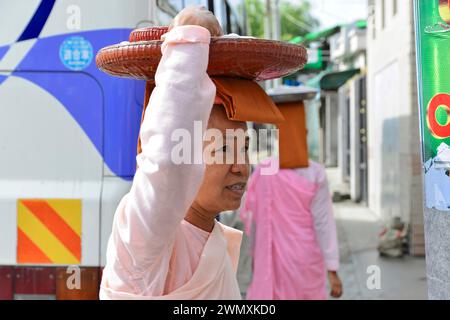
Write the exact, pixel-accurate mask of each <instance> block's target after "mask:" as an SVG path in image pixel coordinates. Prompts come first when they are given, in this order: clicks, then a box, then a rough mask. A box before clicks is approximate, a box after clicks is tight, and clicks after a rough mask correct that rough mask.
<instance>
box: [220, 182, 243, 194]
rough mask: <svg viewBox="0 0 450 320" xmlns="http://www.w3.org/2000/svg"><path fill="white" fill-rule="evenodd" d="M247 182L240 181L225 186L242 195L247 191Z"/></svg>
mask: <svg viewBox="0 0 450 320" xmlns="http://www.w3.org/2000/svg"><path fill="white" fill-rule="evenodd" d="M245 185H246V184H245V183H244V182H238V183H235V184H231V185H229V186H226V187H225V188H226V189H228V190H230V191H231V192H233V193H234V194H236V195H239V196H242V195H243V194H244V192H245Z"/></svg>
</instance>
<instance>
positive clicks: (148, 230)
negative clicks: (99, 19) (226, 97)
mask: <svg viewBox="0 0 450 320" xmlns="http://www.w3.org/2000/svg"><path fill="white" fill-rule="evenodd" d="M209 41H210V33H209V31H208V30H207V29H205V28H203V27H200V26H182V27H176V28H174V29H173V30H172V31H171V32H169V33H168V34H167V35H166V36H165V40H164V44H163V46H162V53H163V55H162V58H161V62H160V64H159V65H158V69H157V71H156V78H155V80H156V87H155V89H154V90H153V93H152V95H151V97H150V101H149V106H148V108H147V112H146V113H145V116H144V121H143V123H142V127H141V133H140V137H141V141H142V153H141V154H139V155H138V156H137V158H136V159H137V163H138V166H139V169H138V170H137V171H136V174H135V176H134V179H133V184H132V187H131V190H130V192H129V193H128V194H127V195H125V197H124V198H123V199H122V202H123V203H122V205H119V207H118V209H117V210H116V213H115V217H114V223H113V230H112V235H111V238H110V240H109V244H108V252H107V260H108V261H107V264H109V263H112V264H113V265H114V264H115V263H114V261H115V260H120V265H121V268H125V269H128V271H130V270H133V273H135V271H136V272H137V273H139V271H143V270H145V269H146V268H148V267H149V265H151V264H152V263H154V262H155V261H156V259H158V257H159V256H160V255H161V254H162V253H164V252H165V251H166V250H167V249H168V248H169V247H170V246H171V244H172V243H173V240H174V238H175V232H176V230H177V228H178V226H179V224H180V222H181V221H182V219H183V218H184V216H185V214H186V212H187V210H188V208H189V206H190V205H191V204H192V202H193V200H194V198H195V196H196V194H197V191H198V189H199V187H200V184H201V182H202V179H203V172H204V165H203V164H184V163H181V164H175V163H174V161H173V159H172V152H173V150H174V149H176V148H175V146H179V145H180V143H182V142H183V141H184V140H182V139H181V138H180V133H181V135H183V136H184V137H186V136H188V137H190V138H191V139H193V138H194V122H196V121H201V125H200V128H201V130H202V132H201V133H200V134H201V135H200V137H202V134H203V132H204V131H205V130H206V126H207V123H208V119H209V115H210V112H211V108H212V105H213V102H214V97H215V92H216V91H215V90H216V88H215V86H214V84H213V82H212V81H211V79H210V78H209V77H208V75H207V74H206V68H207V65H208V55H209ZM184 142H186V141H184ZM201 146H202V144H201V142H200V148H195V147H192V144H191V142H190V141H189V142H188V143H187V147H188V148H190V149H191V150H192V159H202V147H201ZM194 153H195V154H194ZM191 163H193V162H191ZM111 260H113V261H111ZM135 274H136V273H135Z"/></svg>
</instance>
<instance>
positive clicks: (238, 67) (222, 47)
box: [96, 27, 307, 81]
mask: <svg viewBox="0 0 450 320" xmlns="http://www.w3.org/2000/svg"><path fill="white" fill-rule="evenodd" d="M167 30H168V29H167V27H151V28H143V29H136V30H134V31H132V32H131V34H130V38H129V42H123V43H120V44H115V45H111V46H108V47H105V48H102V49H101V50H100V51H99V52H98V53H97V57H96V63H97V67H98V68H99V69H100V70H102V71H104V72H106V73H108V74H111V75H114V76H120V77H128V78H135V79H143V80H147V81H153V80H154V77H155V73H156V68H157V67H158V63H159V61H160V59H161V44H162V40H160V39H161V36H162V35H163V34H164V33H166V32H167ZM306 61H307V53H306V49H305V48H304V47H302V46H300V45H297V44H292V43H286V42H281V41H274V40H265V39H257V38H250V37H238V36H235V37H233V36H223V37H212V38H211V44H210V53H209V64H208V70H207V72H208V75H210V76H211V77H234V78H243V79H249V80H256V81H259V80H269V79H275V78H280V77H284V76H286V75H289V74H291V73H293V72H296V71H298V70H300V69H301V68H303V66H304V65H305V63H306Z"/></svg>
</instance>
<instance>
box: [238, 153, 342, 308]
mask: <svg viewBox="0 0 450 320" xmlns="http://www.w3.org/2000/svg"><path fill="white" fill-rule="evenodd" d="M269 161H271V160H270V159H268V160H266V161H263V162H262V163H261V164H260V165H259V166H258V167H257V168H256V170H255V171H254V173H253V174H252V176H251V178H250V181H249V186H248V191H247V195H246V201H245V204H244V207H243V209H242V210H241V218H242V220H243V222H244V224H245V226H246V233H248V234H250V233H251V232H254V235H253V239H254V243H253V278H252V282H251V284H250V286H249V288H248V290H247V299H250V300H253V299H264V300H266V299H275V300H281V299H326V298H327V292H326V271H327V270H333V271H337V269H338V267H339V253H338V244H337V238H336V225H335V221H334V217H333V211H332V207H331V198H330V195H329V191H328V184H327V180H326V177H325V170H324V169H323V167H322V166H320V165H318V164H317V163H315V162H312V161H310V166H309V167H308V168H302V169H297V170H291V169H281V170H279V172H278V173H277V174H275V175H262V174H261V166H267V165H268V163H269ZM272 161H276V162H278V160H277V159H275V158H272ZM252 228H254V230H252Z"/></svg>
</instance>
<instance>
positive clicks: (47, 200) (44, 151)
mask: <svg viewBox="0 0 450 320" xmlns="http://www.w3.org/2000/svg"><path fill="white" fill-rule="evenodd" d="M233 2H234V3H236V2H239V1H233ZM192 3H194V4H203V5H205V6H207V7H208V8H210V9H211V10H212V11H214V12H215V13H216V15H217V16H218V18H219V20H220V21H221V23H222V26H223V27H224V29H225V30H226V31H227V32H236V33H243V31H242V28H241V27H240V26H241V25H242V24H238V23H237V22H238V21H239V22H241V21H240V20H239V19H236V13H235V11H233V10H232V9H231V8H232V7H231V5H230V3H228V1H225V0H209V1H201V0H199V1H188V0H164V1H160V0H126V1H125V0H96V1H88V0H70V1H69V0H58V1H55V0H27V1H15V0H3V1H1V2H0V30H1V32H0V236H1V241H0V299H97V297H98V288H99V282H100V280H101V270H102V267H103V266H104V264H105V251H106V245H107V241H108V237H109V235H110V232H111V227H112V218H113V215H114V212H115V209H116V207H117V205H118V202H119V201H120V199H121V198H122V196H123V195H124V194H125V193H127V192H128V190H129V189H130V186H131V181H132V179H133V175H134V172H135V165H136V164H135V156H136V144H137V138H138V130H139V124H140V119H141V111H142V104H143V98H144V87H145V82H144V81H136V80H130V79H120V78H116V77H111V76H109V75H106V74H104V73H102V72H100V71H99V70H98V69H97V68H96V65H95V55H96V53H97V51H98V50H99V49H100V48H102V47H104V46H107V45H110V44H115V43H119V42H121V41H126V40H128V36H129V33H130V31H131V30H132V29H134V28H138V27H145V26H152V25H168V23H169V22H170V20H171V19H172V17H173V16H174V15H175V14H176V13H177V12H178V11H179V10H180V9H181V8H182V7H183V6H186V5H189V4H192Z"/></svg>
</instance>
